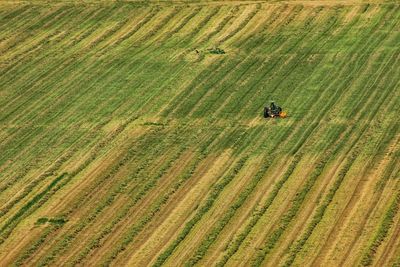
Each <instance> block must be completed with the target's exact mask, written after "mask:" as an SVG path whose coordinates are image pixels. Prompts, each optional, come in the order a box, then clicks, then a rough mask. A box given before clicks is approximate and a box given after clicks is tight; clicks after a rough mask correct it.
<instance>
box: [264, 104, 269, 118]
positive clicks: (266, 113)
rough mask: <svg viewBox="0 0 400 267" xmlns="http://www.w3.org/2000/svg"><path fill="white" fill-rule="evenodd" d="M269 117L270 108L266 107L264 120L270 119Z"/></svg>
mask: <svg viewBox="0 0 400 267" xmlns="http://www.w3.org/2000/svg"><path fill="white" fill-rule="evenodd" d="M268 117H269V108H267V107H265V108H264V118H268Z"/></svg>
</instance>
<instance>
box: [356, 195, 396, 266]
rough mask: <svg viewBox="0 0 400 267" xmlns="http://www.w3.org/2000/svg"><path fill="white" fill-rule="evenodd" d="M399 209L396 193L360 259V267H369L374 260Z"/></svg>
mask: <svg viewBox="0 0 400 267" xmlns="http://www.w3.org/2000/svg"><path fill="white" fill-rule="evenodd" d="M399 209H400V193H399V192H398V193H397V194H396V196H395V198H394V200H393V201H392V203H391V204H390V206H389V208H388V210H387V211H386V214H385V217H384V218H383V221H382V222H381V224H380V226H379V228H378V231H377V232H376V233H375V235H374V238H373V239H372V242H371V244H370V245H369V246H368V248H367V249H366V251H365V252H364V254H363V256H362V258H361V266H371V265H372V263H373V260H374V256H375V254H376V252H377V251H378V248H379V247H380V245H381V244H382V243H383V242H384V240H385V239H386V237H387V236H388V234H389V231H390V229H391V228H392V226H393V223H394V218H395V217H396V215H397V214H398V212H399Z"/></svg>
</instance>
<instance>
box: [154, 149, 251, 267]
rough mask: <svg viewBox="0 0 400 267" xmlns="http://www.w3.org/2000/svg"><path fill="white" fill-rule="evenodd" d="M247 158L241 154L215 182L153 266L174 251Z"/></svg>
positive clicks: (161, 263)
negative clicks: (197, 208)
mask: <svg viewBox="0 0 400 267" xmlns="http://www.w3.org/2000/svg"><path fill="white" fill-rule="evenodd" d="M247 160H248V156H242V157H241V158H240V159H239V160H238V161H237V162H236V164H235V166H234V167H233V168H232V169H231V170H230V171H229V173H228V174H226V175H225V176H224V177H223V178H222V180H220V181H219V182H217V183H216V184H215V185H214V186H213V188H212V189H211V192H210V194H209V196H208V197H207V199H206V201H205V203H204V204H203V206H202V207H200V208H199V210H198V211H197V212H196V214H195V215H194V217H193V218H192V219H191V220H190V221H189V222H187V223H186V224H185V227H184V228H183V230H182V231H181V232H180V233H179V235H178V237H177V238H176V239H175V240H174V241H173V242H172V243H171V244H170V245H169V246H168V247H167V249H166V250H165V251H163V252H162V253H161V255H160V256H159V257H158V258H157V260H156V262H155V264H154V265H153V266H161V265H163V264H164V263H165V261H166V260H167V259H168V257H169V256H170V255H171V254H172V253H173V252H174V250H175V249H176V247H177V246H178V245H179V244H180V242H181V241H182V240H184V239H185V237H186V236H187V235H188V234H189V233H190V231H191V230H192V228H193V227H194V226H195V225H196V224H197V222H199V221H200V220H201V218H202V217H203V215H204V214H205V213H207V212H208V211H209V210H210V209H211V207H212V206H213V205H214V202H215V201H216V199H217V198H218V196H219V195H220V194H221V192H222V191H223V189H224V188H225V187H226V186H227V185H228V184H229V183H230V182H231V181H232V180H233V179H234V178H235V177H236V175H237V174H238V173H239V172H240V170H241V169H242V168H243V166H244V165H245V163H246V161H247Z"/></svg>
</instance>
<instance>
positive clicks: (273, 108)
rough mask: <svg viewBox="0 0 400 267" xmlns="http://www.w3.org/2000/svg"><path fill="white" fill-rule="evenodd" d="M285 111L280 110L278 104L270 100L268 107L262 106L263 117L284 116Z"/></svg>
mask: <svg viewBox="0 0 400 267" xmlns="http://www.w3.org/2000/svg"><path fill="white" fill-rule="evenodd" d="M286 116H287V115H286V112H284V111H282V108H281V107H280V106H277V105H275V102H271V104H270V105H269V107H264V118H286Z"/></svg>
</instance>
